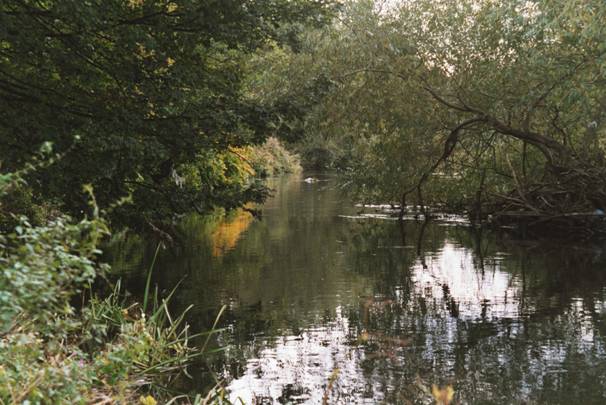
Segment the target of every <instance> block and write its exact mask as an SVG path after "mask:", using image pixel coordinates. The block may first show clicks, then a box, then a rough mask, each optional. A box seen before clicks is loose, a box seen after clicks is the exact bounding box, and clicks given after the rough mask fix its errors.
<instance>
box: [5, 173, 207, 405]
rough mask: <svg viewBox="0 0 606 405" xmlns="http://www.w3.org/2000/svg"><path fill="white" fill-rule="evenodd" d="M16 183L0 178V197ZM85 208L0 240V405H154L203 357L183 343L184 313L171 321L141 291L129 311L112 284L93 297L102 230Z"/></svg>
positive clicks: (22, 226) (23, 223)
mask: <svg viewBox="0 0 606 405" xmlns="http://www.w3.org/2000/svg"><path fill="white" fill-rule="evenodd" d="M19 182H20V176H19V174H7V175H1V176H0V196H3V195H6V190H7V189H8V188H9V187H7V186H8V185H14V184H15V183H19ZM92 205H93V207H92V212H93V213H94V215H93V219H84V220H82V221H80V222H75V221H73V220H72V219H70V218H69V217H66V216H62V217H59V218H57V219H55V220H53V221H50V222H48V223H47V224H46V225H44V226H34V225H32V224H31V223H30V222H29V221H28V219H27V218H26V217H21V218H19V220H18V225H17V226H16V227H15V228H14V230H13V231H12V232H10V233H7V232H5V233H2V234H0V251H1V253H0V272H1V273H2V277H1V278H0V403H3V404H5V403H6V404H21V403H31V404H43V403H44V404H46V403H69V404H76V403H93V402H94V403H143V404H155V403H156V399H158V400H161V401H164V400H168V399H169V398H170V397H171V395H172V394H170V393H169V392H168V391H167V389H166V387H169V386H171V385H174V384H175V383H176V381H177V379H178V378H180V376H182V375H184V374H186V369H187V366H188V365H189V364H190V362H191V360H192V359H193V358H195V357H197V356H200V355H201V354H203V353H204V348H202V349H201V350H198V349H195V348H193V347H192V346H191V344H190V342H191V339H193V338H195V337H196V336H192V335H190V333H189V328H188V326H187V325H184V324H183V318H184V315H185V314H182V315H181V316H180V317H177V318H171V317H170V316H168V309H167V300H162V301H158V299H157V298H156V299H154V300H152V299H150V298H149V297H150V296H151V295H150V294H149V283H148V288H147V290H146V293H145V299H144V300H145V301H150V302H149V303H148V302H144V303H143V305H139V304H138V303H131V304H130V305H129V304H128V303H127V301H125V299H124V298H123V297H124V294H123V293H122V292H121V290H120V283H119V282H118V283H117V285H116V286H115V289H114V290H113V292H112V293H111V294H110V295H109V296H108V297H105V298H103V297H99V296H97V295H96V294H95V292H94V291H93V290H92V288H91V285H92V283H93V281H94V280H95V279H96V278H97V277H99V276H100V275H102V274H103V273H104V272H106V271H107V268H108V266H106V265H103V264H100V263H98V254H99V253H100V251H99V249H98V245H99V242H100V240H101V238H103V237H104V236H106V235H107V234H108V229H107V226H106V224H105V222H104V221H103V220H102V219H100V218H99V217H98V216H97V214H96V213H97V210H96V208H95V206H94V203H93V204H92ZM76 298H77V300H76ZM75 301H77V302H79V304H78V306H75V304H74V302H75ZM148 304H149V305H148ZM152 304H153V305H152ZM146 307H151V308H150V310H149V311H146V310H145V308H146ZM194 401H196V400H194ZM197 401H198V402H200V398H198V399H197Z"/></svg>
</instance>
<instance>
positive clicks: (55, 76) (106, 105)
mask: <svg viewBox="0 0 606 405" xmlns="http://www.w3.org/2000/svg"><path fill="white" fill-rule="evenodd" d="M333 6H334V5H332V4H330V3H329V2H327V1H324V0H317V1H315V0H314V1H301V0H296V1H289V0H251V1H236V0H228V1H224V0H222V1H197V0H175V1H158V0H112V1H105V0H90V1H88V0H87V1H81V0H67V1H65V0H60V1H59V0H8V1H2V2H1V3H0V155H1V156H2V159H1V160H2V169H3V170H7V171H11V170H15V169H18V168H19V167H22V165H23V164H25V163H26V162H28V161H30V160H31V159H32V156H35V155H36V154H37V152H38V150H39V149H40V147H41V145H42V144H44V143H45V142H49V141H50V142H51V143H52V145H53V150H54V151H55V152H56V153H58V154H60V155H61V158H60V159H57V161H56V162H55V163H54V164H52V165H49V166H48V167H46V168H45V170H39V171H36V172H35V173H34V174H33V175H32V179H30V181H29V184H30V185H31V186H32V188H33V193H34V197H36V196H38V197H39V198H40V199H44V200H46V201H53V202H54V203H55V204H57V205H58V206H59V208H60V209H62V210H65V211H67V212H71V213H80V212H81V210H83V209H85V207H86V197H85V196H83V194H82V193H81V186H82V185H83V184H91V185H92V186H93V187H94V190H95V194H96V195H97V199H98V201H99V204H100V205H101V206H102V207H103V206H108V205H110V204H112V203H113V202H115V201H116V200H118V199H120V198H123V197H126V196H130V197H131V201H130V203H128V204H125V205H123V206H122V207H121V208H120V209H118V210H116V211H117V212H116V215H117V216H121V217H122V218H123V219H125V218H135V217H136V218H138V220H141V219H145V220H148V221H150V220H154V219H161V220H164V219H167V218H170V215H172V214H174V213H177V214H179V213H185V212H190V211H194V210H198V211H204V210H206V209H207V208H208V207H211V206H215V205H219V206H236V205H239V204H242V203H243V202H245V201H247V200H251V199H252V200H254V199H258V198H259V197H260V196H262V195H263V193H262V187H259V186H258V185H255V184H254V182H253V183H251V181H250V179H248V180H245V179H243V177H242V176H239V174H241V173H240V172H241V168H240V167H238V164H237V163H238V161H239V160H241V158H240V157H238V155H237V154H234V153H232V152H231V150H232V149H231V148H233V147H241V146H244V145H249V144H257V143H261V142H262V141H264V139H265V138H266V137H267V136H268V135H269V134H270V131H269V128H270V125H271V122H272V120H273V119H274V117H275V112H274V111H272V110H271V108H268V107H267V106H264V105H262V104H260V103H259V102H257V101H256V100H254V99H253V98H252V97H250V95H249V94H247V92H246V89H245V88H244V85H243V82H244V79H245V75H246V74H247V70H246V64H247V61H248V60H249V58H250V56H251V54H252V53H253V52H255V51H257V50H259V49H261V48H265V47H271V46H281V45H284V46H286V45H290V46H292V47H293V48H294V47H296V43H297V32H298V31H300V30H301V29H302V27H305V26H308V25H309V26H316V27H318V26H320V25H322V24H324V23H325V22H326V21H328V19H329V18H330V14H331V10H332V8H333Z"/></svg>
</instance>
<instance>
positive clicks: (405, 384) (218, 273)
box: [109, 176, 606, 404]
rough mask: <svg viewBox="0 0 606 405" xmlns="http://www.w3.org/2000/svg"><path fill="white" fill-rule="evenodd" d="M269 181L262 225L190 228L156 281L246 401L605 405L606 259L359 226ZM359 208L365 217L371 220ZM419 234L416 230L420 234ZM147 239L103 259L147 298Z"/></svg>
mask: <svg viewBox="0 0 606 405" xmlns="http://www.w3.org/2000/svg"><path fill="white" fill-rule="evenodd" d="M319 178H320V181H317V182H314V183H311V184H309V183H306V182H304V181H303V178H302V177H300V176H286V177H282V178H279V179H275V180H272V185H273V186H274V187H275V189H276V191H275V193H274V195H273V196H272V197H271V198H270V199H269V200H268V201H267V203H266V204H265V205H264V206H263V207H262V208H261V211H262V217H261V219H253V217H252V216H251V215H250V214H249V213H248V212H246V211H238V212H235V213H231V214H229V215H228V216H227V217H221V216H214V217H205V218H201V217H192V218H189V219H187V220H186V221H184V223H183V225H182V226H181V228H180V229H181V233H182V241H181V243H179V244H177V245H175V246H174V247H172V248H168V249H164V250H161V252H160V254H159V257H158V260H157V263H156V266H155V268H154V275H155V276H154V283H157V284H159V285H160V287H161V289H162V290H163V291H165V292H166V291H170V290H171V289H172V288H173V287H174V286H175V285H177V283H179V282H180V284H179V286H178V288H177V290H176V292H175V295H174V297H173V306H174V307H175V308H177V309H179V308H185V307H187V306H189V305H193V308H192V309H191V310H190V311H189V312H188V321H189V323H190V324H191V325H192V328H193V329H194V330H198V331H200V330H205V329H207V328H209V327H210V325H212V322H213V320H214V318H215V316H216V314H217V312H218V311H219V309H220V308H221V307H222V306H223V305H225V306H226V311H225V313H224V314H223V316H222V318H221V320H220V323H219V326H221V327H224V328H225V329H224V330H223V331H222V332H220V333H219V334H218V335H217V336H215V339H214V341H213V344H215V345H216V346H222V347H225V351H224V352H222V353H221V354H220V355H217V356H215V357H214V358H212V359H211V360H209V362H208V363H205V364H204V365H200V370H193V372H192V374H193V376H194V379H195V380H196V381H198V383H199V384H200V386H203V385H204V384H207V383H208V369H209V368H210V369H212V370H213V372H214V373H215V375H216V376H217V377H218V378H219V379H221V380H223V381H224V387H225V388H226V390H227V392H228V395H229V398H230V399H231V400H232V401H236V400H237V399H242V401H243V402H244V403H246V404H253V403H313V404H316V403H322V402H323V401H326V403H330V404H333V403H343V404H349V403H369V404H374V403H394V404H395V403H408V402H407V401H411V402H412V403H432V402H433V397H432V386H433V385H435V387H434V391H436V390H437V391H441V392H443V393H445V392H447V390H448V387H452V389H453V390H454V400H455V401H456V403H498V404H503V403H561V404H570V403H583V404H587V403H606V348H605V335H606V322H605V320H606V301H605V298H606V254H604V252H603V251H602V248H601V246H600V245H588V244H587V245H583V244H580V245H562V244H559V243H556V242H545V241H543V242H540V243H539V242H537V241H521V240H515V239H512V238H510V237H508V236H507V235H499V234H495V233H490V232H486V231H485V232H483V233H481V232H478V231H476V230H473V229H472V228H471V227H469V226H466V225H464V224H460V223H456V222H448V221H446V222H435V223H430V224H429V225H428V226H427V227H426V228H425V229H422V226H421V224H420V223H417V222H415V221H406V222H405V224H404V226H403V227H401V226H399V224H398V222H397V221H394V220H392V219H390V218H387V217H382V216H381V215H379V216H372V215H371V216H367V215H360V211H361V209H360V208H358V207H356V206H355V205H354V204H353V203H352V202H351V201H349V200H348V199H347V197H346V196H345V195H344V193H343V192H342V191H343V190H341V189H340V188H339V187H338V186H337V183H336V182H335V181H334V180H333V179H332V178H330V177H324V178H323V177H322V176H319ZM372 211H373V210H372V209H370V210H369V209H367V210H366V211H365V212H366V213H369V212H372ZM421 231H423V232H421ZM154 250H155V244H152V243H146V242H145V241H144V240H142V239H139V238H134V237H131V238H126V239H124V238H123V239H121V240H118V241H115V242H114V243H113V245H112V247H111V249H110V254H109V257H110V259H111V261H112V262H113V265H114V268H115V269H116V271H118V272H120V273H121V274H123V275H124V277H125V278H126V279H127V280H128V282H127V285H128V287H129V288H131V289H133V290H137V289H139V290H140V289H141V288H142V286H143V284H144V277H143V275H144V273H145V271H146V269H147V267H148V266H149V264H150V258H151V257H153V252H154Z"/></svg>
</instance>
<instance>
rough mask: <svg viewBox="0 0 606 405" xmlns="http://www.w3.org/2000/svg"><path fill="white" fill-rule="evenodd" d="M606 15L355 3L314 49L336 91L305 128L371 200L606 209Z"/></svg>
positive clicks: (579, 8) (485, 4)
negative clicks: (336, 153)
mask: <svg viewBox="0 0 606 405" xmlns="http://www.w3.org/2000/svg"><path fill="white" fill-rule="evenodd" d="M381 5H383V6H384V7H383V8H381ZM605 17H606V6H605V5H604V3H603V2H599V1H591V0H579V1H575V2H573V3H571V2H564V1H558V0H536V1H517V0H511V1H507V2H497V1H492V0H482V1H475V0H473V1H472V0H470V1H458V2H451V1H447V0H444V1H440V0H438V1H433V0H432V1H430V0H416V1H410V2H401V3H399V4H394V3H393V2H390V3H385V4H383V2H372V1H352V2H349V3H347V5H346V6H345V7H344V9H343V12H342V13H341V14H340V15H339V18H338V21H336V22H335V23H334V24H333V25H332V26H331V27H330V28H326V29H324V30H323V34H322V35H321V36H320V38H322V39H321V40H319V41H317V42H316V44H315V46H314V47H313V49H312V50H311V51H310V55H311V56H310V58H311V59H313V60H315V61H322V62H319V63H322V64H323V70H324V71H326V72H330V74H329V75H328V78H329V80H331V81H332V83H334V84H335V86H334V87H333V88H332V91H331V93H330V94H329V95H328V96H327V97H325V99H324V100H325V102H323V103H322V105H321V107H320V108H317V109H316V110H315V111H314V113H313V114H311V115H308V117H307V123H306V125H307V127H308V128H313V129H314V131H315V132H316V133H317V132H318V131H317V130H318V129H319V130H320V131H321V132H324V133H327V134H330V137H331V138H332V139H337V140H338V142H339V144H340V145H341V147H342V148H344V149H345V150H346V152H345V155H347V156H348V164H347V168H346V169H347V170H346V171H345V173H346V175H347V177H348V178H349V181H350V183H351V184H352V185H354V186H356V188H357V190H358V191H359V192H360V193H361V195H363V196H366V198H372V199H383V200H387V201H391V202H395V203H397V202H400V201H404V202H406V201H408V202H410V201H416V202H417V203H420V204H432V205H438V204H442V205H443V206H442V209H448V208H450V209H453V210H457V211H461V210H468V211H476V212H479V211H482V212H483V213H484V214H486V213H488V212H491V213H493V214H499V213H502V214H505V213H511V212H523V213H524V214H532V215H533V216H540V217H543V216H549V217H552V218H555V217H558V218H560V219H561V218H562V217H566V216H571V214H577V213H585V212H589V211H592V210H594V209H595V208H600V207H601V208H603V207H604V204H605V201H606V183H605V181H604V179H605V178H606V176H605V175H606V173H605V172H604V168H603V162H604V141H603V140H604V131H605V126H604V118H605V114H606V113H605V112H604V111H605V109H604V106H605V104H604V103H605V99H604V96H603V95H604V91H605V90H606V89H605V87H606V80H605V79H606V76H605V75H604V72H605V71H606V53H605V52H606V45H605V44H606V31H605V29H604V27H603V23H602V22H603V21H604V18H605ZM293 57H294V58H298V57H299V56H297V55H294V56H293ZM310 136H314V135H311V134H310Z"/></svg>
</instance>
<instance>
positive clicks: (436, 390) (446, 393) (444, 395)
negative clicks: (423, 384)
mask: <svg viewBox="0 0 606 405" xmlns="http://www.w3.org/2000/svg"><path fill="white" fill-rule="evenodd" d="M431 394H432V395H433V397H434V399H435V400H436V404H439V405H448V404H450V403H451V402H452V398H453V397H454V389H453V388H452V385H447V386H446V387H444V388H440V387H438V386H437V385H435V384H433V385H432V386H431Z"/></svg>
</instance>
